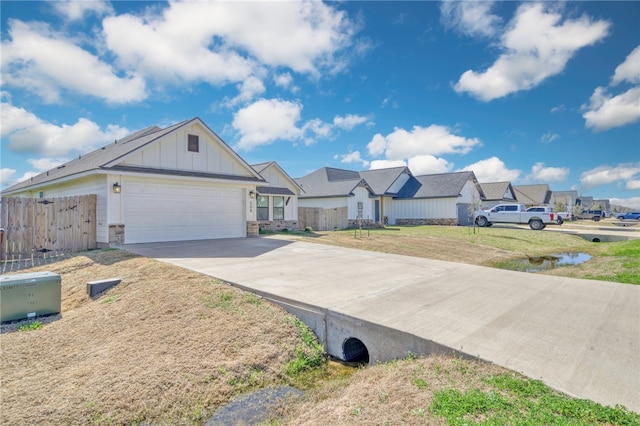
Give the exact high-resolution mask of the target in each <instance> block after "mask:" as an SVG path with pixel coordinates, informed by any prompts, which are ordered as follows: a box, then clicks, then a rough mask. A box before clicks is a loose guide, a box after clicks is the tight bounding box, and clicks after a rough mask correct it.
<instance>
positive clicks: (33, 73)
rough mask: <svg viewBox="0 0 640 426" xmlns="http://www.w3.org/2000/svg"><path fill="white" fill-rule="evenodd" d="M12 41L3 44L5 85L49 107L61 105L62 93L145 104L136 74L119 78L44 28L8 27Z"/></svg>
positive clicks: (34, 25)
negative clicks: (32, 95)
mask: <svg viewBox="0 0 640 426" xmlns="http://www.w3.org/2000/svg"><path fill="white" fill-rule="evenodd" d="M9 34H10V36H11V40H10V41H4V42H3V43H2V62H1V64H2V81H3V84H5V85H7V86H13V87H19V88H22V89H24V90H27V91H29V92H31V93H33V94H35V95H37V96H40V97H41V98H42V99H43V101H44V102H45V103H57V102H60V100H61V96H62V91H63V90H70V91H75V92H78V93H80V94H82V95H89V96H95V97H97V98H100V99H104V100H105V101H107V102H110V103H115V104H120V103H128V102H134V101H139V100H142V99H144V98H145V97H146V96H147V95H146V90H145V82H144V80H143V79H142V78H141V77H139V76H138V75H135V74H129V75H126V76H123V77H120V76H119V75H120V73H118V72H117V71H116V70H114V69H113V68H112V67H111V66H110V65H108V64H106V63H104V62H102V61H100V60H99V59H98V58H97V57H95V56H94V55H92V54H91V53H89V52H87V51H86V50H83V49H82V48H80V47H78V46H76V45H75V44H74V43H73V41H72V40H70V39H68V38H65V36H63V35H61V34H58V33H54V32H52V31H51V30H50V28H49V27H48V26H47V25H46V24H38V23H25V22H22V21H19V20H10V21H9Z"/></svg>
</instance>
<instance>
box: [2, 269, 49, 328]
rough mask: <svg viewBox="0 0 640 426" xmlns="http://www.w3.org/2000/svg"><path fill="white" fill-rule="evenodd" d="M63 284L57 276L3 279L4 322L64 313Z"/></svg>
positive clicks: (31, 274)
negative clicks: (61, 311)
mask: <svg viewBox="0 0 640 426" xmlns="http://www.w3.org/2000/svg"><path fill="white" fill-rule="evenodd" d="M61 305H62V283H61V280H60V275H58V274H54V273H53V272H33V273H29V274H15V275H0V322H5V321H14V320H20V319H27V318H33V317H36V316H41V315H49V314H57V313H60V307H61Z"/></svg>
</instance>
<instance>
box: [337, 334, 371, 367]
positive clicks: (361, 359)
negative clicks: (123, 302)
mask: <svg viewBox="0 0 640 426" xmlns="http://www.w3.org/2000/svg"><path fill="white" fill-rule="evenodd" d="M342 354H343V355H344V360H345V361H346V362H357V363H360V364H368V363H369V351H368V350H367V347H366V346H365V344H364V343H362V341H361V340H359V339H356V338H355V337H349V338H348V339H345V341H344V343H343V344H342Z"/></svg>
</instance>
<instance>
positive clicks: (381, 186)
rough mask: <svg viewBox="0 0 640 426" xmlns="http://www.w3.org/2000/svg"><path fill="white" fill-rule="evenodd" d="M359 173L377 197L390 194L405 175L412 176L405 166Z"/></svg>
mask: <svg viewBox="0 0 640 426" xmlns="http://www.w3.org/2000/svg"><path fill="white" fill-rule="evenodd" d="M359 173H360V177H362V178H363V179H364V180H366V181H367V183H368V184H369V186H370V187H371V189H373V192H374V193H375V194H376V195H385V194H389V189H390V188H391V186H392V185H393V184H394V183H395V182H396V181H397V180H398V178H399V177H400V175H402V174H403V173H408V174H409V176H411V172H410V171H409V168H408V167H405V166H401V167H391V168H388V169H374V170H366V171H363V172H359ZM393 195H395V194H393Z"/></svg>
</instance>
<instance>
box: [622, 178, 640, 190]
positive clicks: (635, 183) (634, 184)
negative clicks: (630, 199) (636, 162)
mask: <svg viewBox="0 0 640 426" xmlns="http://www.w3.org/2000/svg"><path fill="white" fill-rule="evenodd" d="M625 188H626V189H628V190H629V191H636V190H639V189H640V179H636V180H628V181H627V185H626V187H625Z"/></svg>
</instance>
